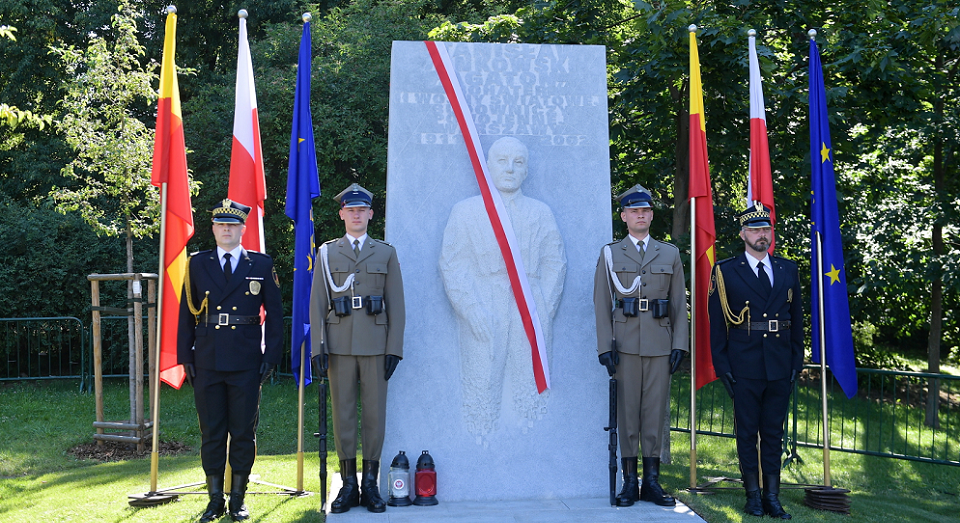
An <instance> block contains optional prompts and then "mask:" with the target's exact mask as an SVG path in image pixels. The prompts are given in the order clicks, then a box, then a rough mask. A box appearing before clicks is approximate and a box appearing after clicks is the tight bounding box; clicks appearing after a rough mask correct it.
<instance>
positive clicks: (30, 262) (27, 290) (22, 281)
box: [0, 200, 156, 318]
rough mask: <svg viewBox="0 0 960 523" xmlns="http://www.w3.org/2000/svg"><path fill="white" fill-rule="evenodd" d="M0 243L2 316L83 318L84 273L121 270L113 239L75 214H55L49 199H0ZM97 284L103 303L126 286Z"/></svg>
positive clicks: (114, 300) (86, 304)
mask: <svg viewBox="0 0 960 523" xmlns="http://www.w3.org/2000/svg"><path fill="white" fill-rule="evenodd" d="M0 245H3V246H4V247H3V249H2V250H0V308H2V309H3V311H4V313H3V317H5V318H26V317H39V316H74V317H78V318H88V317H89V316H88V315H87V314H88V312H87V311H89V308H90V282H88V281H87V278H86V277H87V274H91V273H94V272H99V273H112V272H123V271H124V263H123V260H124V255H123V243H122V242H121V241H120V240H119V239H114V238H98V237H97V235H96V234H95V233H94V232H93V231H92V230H91V229H90V228H89V227H87V226H86V224H85V222H84V221H83V220H82V219H81V218H80V217H79V216H78V215H77V214H73V213H71V214H67V215H61V214H59V213H57V212H56V211H55V210H54V209H53V208H52V206H50V205H42V206H40V207H34V206H32V205H24V204H22V203H18V202H12V201H9V200H2V201H0ZM140 254H141V255H143V256H147V255H146V254H143V253H140ZM153 256H154V260H156V254H153ZM154 263H156V262H155V261H154ZM102 290H103V296H102V297H101V300H103V303H105V304H107V303H109V304H111V305H112V306H120V305H122V304H123V303H125V302H124V301H121V300H123V298H122V297H125V296H126V292H123V294H122V295H120V294H119V292H120V291H121V290H122V289H121V288H120V286H119V285H118V286H116V287H115V288H114V287H110V288H108V286H103V289H102Z"/></svg>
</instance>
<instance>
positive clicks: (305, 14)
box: [300, 13, 313, 22]
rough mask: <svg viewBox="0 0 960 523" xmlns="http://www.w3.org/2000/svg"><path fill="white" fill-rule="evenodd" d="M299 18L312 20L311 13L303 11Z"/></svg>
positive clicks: (307, 20) (306, 20)
mask: <svg viewBox="0 0 960 523" xmlns="http://www.w3.org/2000/svg"><path fill="white" fill-rule="evenodd" d="M300 18H303V21H304V22H309V21H310V20H313V15H312V14H310V13H303V16H301V17H300Z"/></svg>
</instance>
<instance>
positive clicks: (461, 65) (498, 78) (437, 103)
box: [391, 45, 607, 146]
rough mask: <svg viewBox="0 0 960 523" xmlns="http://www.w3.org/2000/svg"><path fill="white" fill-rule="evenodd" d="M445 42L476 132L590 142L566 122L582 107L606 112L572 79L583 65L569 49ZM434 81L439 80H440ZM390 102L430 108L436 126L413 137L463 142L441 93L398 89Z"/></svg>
mask: <svg viewBox="0 0 960 523" xmlns="http://www.w3.org/2000/svg"><path fill="white" fill-rule="evenodd" d="M450 47H451V52H450V58H451V59H452V60H453V62H454V64H455V71H456V74H457V76H458V78H459V79H460V83H461V85H462V87H463V94H464V99H465V100H466V102H467V105H469V106H470V108H471V110H472V111H473V117H474V121H475V123H476V126H477V132H478V133H479V134H481V135H493V136H501V135H510V136H518V137H524V136H529V137H536V139H535V140H534V141H533V143H531V145H545V146H584V145H588V144H591V143H593V140H591V139H590V137H589V136H588V135H587V134H583V130H582V129H576V128H574V127H573V126H572V125H570V124H569V122H573V121H580V116H581V115H582V114H584V112H585V111H596V110H597V109H598V108H602V110H604V111H605V110H606V106H607V101H606V98H605V97H602V96H598V95H596V94H586V93H584V92H583V90H582V84H581V83H580V82H577V81H576V77H577V76H578V75H580V74H581V73H582V70H581V69H582V68H581V67H580V64H579V62H577V61H576V60H575V58H573V57H572V56H571V51H570V50H567V49H564V48H563V47H561V46H551V45H523V46H489V47H478V46H468V45H451V46H450ZM431 72H432V71H431ZM435 76H436V75H435V74H434V77H435ZM435 83H436V84H437V85H439V80H436V81H435ZM391 103H397V104H414V105H421V106H424V111H427V112H429V114H430V118H431V120H432V121H431V122H430V123H431V124H433V125H432V127H435V128H436V129H431V130H430V131H427V130H422V131H420V132H418V133H417V134H416V135H415V136H414V141H415V142H417V143H420V144H423V145H455V144H461V143H463V137H462V135H461V133H460V128H459V124H458V123H457V119H456V116H455V115H454V112H453V109H452V108H451V105H450V102H449V101H448V100H447V97H446V96H445V95H444V94H443V93H442V92H439V93H437V92H422V91H398V92H396V93H395V94H394V96H393V98H392V100H391ZM595 138H596V137H594V139H595Z"/></svg>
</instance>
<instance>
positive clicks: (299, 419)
mask: <svg viewBox="0 0 960 523" xmlns="http://www.w3.org/2000/svg"><path fill="white" fill-rule="evenodd" d="M294 328H296V325H294ZM301 329H302V327H301ZM306 356H307V351H306V348H305V347H303V346H302V345H301V346H300V380H299V383H298V386H297V389H298V390H297V492H303V389H304V383H303V382H304V380H305V379H306V376H305V374H304V372H303V370H304V369H305V368H306V367H304V365H305V362H304V360H305V359H306Z"/></svg>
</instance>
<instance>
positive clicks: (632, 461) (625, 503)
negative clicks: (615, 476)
mask: <svg viewBox="0 0 960 523" xmlns="http://www.w3.org/2000/svg"><path fill="white" fill-rule="evenodd" d="M620 466H621V468H622V469H623V488H621V489H620V493H619V494H617V506H618V507H629V506H632V505H633V504H634V503H635V502H637V501H640V480H639V479H638V478H637V458H620Z"/></svg>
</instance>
